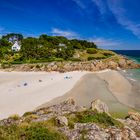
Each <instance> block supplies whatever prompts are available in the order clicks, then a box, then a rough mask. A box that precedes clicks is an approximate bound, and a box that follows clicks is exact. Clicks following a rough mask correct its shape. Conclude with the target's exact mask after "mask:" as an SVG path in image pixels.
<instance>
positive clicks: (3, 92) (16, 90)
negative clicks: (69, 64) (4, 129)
mask: <svg viewBox="0 0 140 140" xmlns="http://www.w3.org/2000/svg"><path fill="white" fill-rule="evenodd" d="M85 74H87V72H68V73H56V72H52V73H45V72H44V73H43V72H0V119H3V118H6V117H9V116H10V115H12V114H19V115H22V114H24V113H25V112H27V111H32V110H34V109H35V108H36V107H38V106H40V105H41V104H43V103H45V102H48V101H50V100H52V99H53V98H56V97H58V96H62V95H64V94H65V93H66V92H68V91H69V90H70V89H71V88H72V87H73V86H74V85H75V84H76V82H77V81H78V80H79V79H80V78H81V77H82V76H83V75H85Z"/></svg>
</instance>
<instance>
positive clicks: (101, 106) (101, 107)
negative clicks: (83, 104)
mask: <svg viewBox="0 0 140 140" xmlns="http://www.w3.org/2000/svg"><path fill="white" fill-rule="evenodd" d="M91 109H92V110H95V109H96V110H97V111H98V112H99V113H103V112H105V113H108V106H107V105H106V104H105V103H104V102H102V101H100V100H99V99H98V100H94V101H92V102H91Z"/></svg>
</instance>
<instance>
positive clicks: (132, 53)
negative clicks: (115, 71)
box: [113, 50, 140, 82]
mask: <svg viewBox="0 0 140 140" xmlns="http://www.w3.org/2000/svg"><path fill="white" fill-rule="evenodd" d="M113 51H114V52H116V53H117V54H121V55H124V56H126V57H128V58H129V59H131V60H133V61H135V62H136V63H140V50H113ZM126 73H127V74H126V75H127V77H128V78H129V79H130V80H133V81H138V82H140V69H131V70H127V71H126Z"/></svg>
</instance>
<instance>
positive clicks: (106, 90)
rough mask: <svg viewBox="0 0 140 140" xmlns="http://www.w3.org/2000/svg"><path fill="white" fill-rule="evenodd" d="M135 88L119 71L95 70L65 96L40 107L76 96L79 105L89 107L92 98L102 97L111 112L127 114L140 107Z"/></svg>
mask: <svg viewBox="0 0 140 140" xmlns="http://www.w3.org/2000/svg"><path fill="white" fill-rule="evenodd" d="M120 82H121V84H120ZM119 85H120V86H119ZM118 86H119V87H118ZM134 88H135V87H134V86H133V85H132V84H131V83H130V82H129V81H128V80H127V79H126V78H125V77H124V76H123V75H122V74H121V73H120V72H118V71H113V70H108V71H104V72H101V73H96V72H94V73H90V74H86V75H85V76H83V77H82V78H81V79H80V80H79V81H78V82H77V83H76V85H75V86H74V88H73V89H71V90H70V91H69V92H67V93H66V94H64V95H63V96H61V97H57V98H55V99H53V100H51V101H50V102H47V103H45V104H43V105H41V106H39V107H38V108H42V107H46V106H51V105H54V104H58V103H60V102H62V101H63V100H66V99H67V98H74V100H75V101H76V104H77V105H79V106H83V105H84V106H85V107H87V108H89V107H90V102H91V101H92V100H95V99H100V100H102V101H104V102H105V103H106V104H107V105H108V107H109V111H110V113H113V114H115V113H118V114H126V115H127V113H128V111H130V110H135V109H136V110H137V109H140V108H139V107H138V106H136V105H135V103H136V100H137V99H138V98H137V97H138V96H139V95H137V93H136V90H134ZM134 91H135V93H134Z"/></svg>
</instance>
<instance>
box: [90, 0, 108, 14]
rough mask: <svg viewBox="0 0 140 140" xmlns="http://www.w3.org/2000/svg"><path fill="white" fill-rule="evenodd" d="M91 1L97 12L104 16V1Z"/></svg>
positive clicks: (105, 9) (105, 10)
mask: <svg viewBox="0 0 140 140" xmlns="http://www.w3.org/2000/svg"><path fill="white" fill-rule="evenodd" d="M92 1H93V2H94V4H95V5H96V6H97V7H98V10H99V11H100V13H101V14H102V15H104V14H105V13H106V12H107V8H106V5H105V2H104V1H102V0H92Z"/></svg>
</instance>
